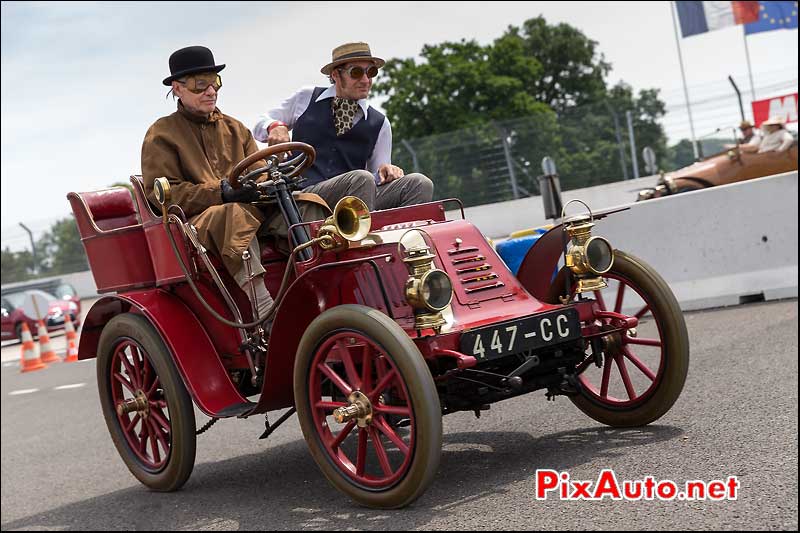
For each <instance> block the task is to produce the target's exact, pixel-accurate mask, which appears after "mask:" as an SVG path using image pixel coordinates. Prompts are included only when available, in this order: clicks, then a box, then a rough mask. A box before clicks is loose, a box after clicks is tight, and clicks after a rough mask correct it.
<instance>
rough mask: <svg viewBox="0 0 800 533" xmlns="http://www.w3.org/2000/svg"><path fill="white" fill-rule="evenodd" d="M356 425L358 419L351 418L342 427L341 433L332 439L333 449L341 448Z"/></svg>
mask: <svg viewBox="0 0 800 533" xmlns="http://www.w3.org/2000/svg"><path fill="white" fill-rule="evenodd" d="M355 425H356V421H355V420H351V421H350V422H348V423H347V424H346V425H345V426H344V427H343V428H342V430H341V431H340V432H339V434H338V435H337V436H336V438H335V439H333V441H331V449H332V450H336V449H337V448H339V446H341V445H342V442H344V439H346V438H347V436H348V435H349V434H350V432H351V431H353V428H354V427H355Z"/></svg>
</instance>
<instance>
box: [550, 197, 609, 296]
mask: <svg viewBox="0 0 800 533" xmlns="http://www.w3.org/2000/svg"><path fill="white" fill-rule="evenodd" d="M572 202H580V203H582V204H583V202H581V201H580V200H572V201H571V202H568V203H567V205H569V204H570V203H572ZM583 205H585V206H586V204H583ZM586 208H587V209H589V206H586ZM564 209H565V210H566V205H565V206H564ZM563 213H564V211H563V210H562V216H563ZM593 227H594V217H593V216H592V212H591V210H589V214H588V215H576V216H573V217H570V218H568V219H566V220H564V231H566V232H567V236H568V237H569V239H570V241H569V243H568V244H567V249H566V252H565V257H564V261H565V263H566V265H567V267H568V268H569V269H570V270H571V271H572V273H573V274H574V275H575V277H576V278H577V281H578V287H577V289H576V290H577V292H578V293H582V292H591V291H597V290H600V289H604V288H606V287H607V286H608V284H607V283H606V282H605V280H604V279H603V277H602V274H605V273H606V272H608V271H609V270H611V266H612V265H613V264H614V249H613V248H612V247H611V244H610V243H609V242H608V241H607V240H606V239H604V238H603V237H592V228H593Z"/></svg>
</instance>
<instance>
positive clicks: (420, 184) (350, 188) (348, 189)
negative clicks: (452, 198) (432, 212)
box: [303, 170, 433, 211]
mask: <svg viewBox="0 0 800 533" xmlns="http://www.w3.org/2000/svg"><path fill="white" fill-rule="evenodd" d="M303 192H311V193H315V194H318V195H320V196H321V197H322V198H323V199H324V200H325V202H327V204H328V205H329V206H330V208H331V209H333V208H334V206H335V205H336V202H338V201H339V200H341V199H342V198H344V197H345V196H358V197H359V198H361V199H362V200H363V201H364V203H365V204H367V207H369V210H370V211H376V210H378V209H391V208H393V207H403V206H407V205H415V204H421V203H425V202H430V201H431V200H432V199H433V182H432V181H431V180H430V179H428V177H427V176H424V175H422V174H418V173H414V174H406V175H405V176H403V177H402V178H400V179H396V180H394V181H391V182H389V183H386V184H384V185H381V186H376V185H375V177H374V176H373V175H372V174H371V173H369V172H367V171H366V170H353V171H351V172H345V173H344V174H340V175H338V176H334V177H333V178H330V179H327V180H325V181H323V182H321V183H317V184H316V185H311V186H310V187H306V188H305V189H303Z"/></svg>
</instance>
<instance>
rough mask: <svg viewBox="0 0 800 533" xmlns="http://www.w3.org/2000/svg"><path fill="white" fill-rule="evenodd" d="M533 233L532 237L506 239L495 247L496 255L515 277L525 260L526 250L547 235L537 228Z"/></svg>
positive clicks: (543, 229)
mask: <svg viewBox="0 0 800 533" xmlns="http://www.w3.org/2000/svg"><path fill="white" fill-rule="evenodd" d="M534 231H535V233H533V234H532V235H525V236H524V237H517V238H516V239H508V240H507V241H503V242H501V243H498V244H497V246H495V249H496V250H497V254H498V255H499V256H500V258H501V259H502V260H503V261H504V262H505V264H506V265H507V266H508V269H509V270H511V272H513V273H514V275H515V276H516V275H517V271H518V270H519V267H520V265H521V264H522V260H523V259H525V255H526V254H527V253H528V250H530V249H531V246H533V243H535V242H536V241H537V240H539V237H541V236H542V235H544V234H545V233H547V229H545V228H537V229H535V230H534Z"/></svg>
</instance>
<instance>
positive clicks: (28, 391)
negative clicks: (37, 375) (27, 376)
mask: <svg viewBox="0 0 800 533" xmlns="http://www.w3.org/2000/svg"><path fill="white" fill-rule="evenodd" d="M38 391H39V389H20V390H14V391H11V392H9V393H8V395H9V396H18V395H20V394H30V393H32V392H38Z"/></svg>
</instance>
